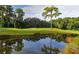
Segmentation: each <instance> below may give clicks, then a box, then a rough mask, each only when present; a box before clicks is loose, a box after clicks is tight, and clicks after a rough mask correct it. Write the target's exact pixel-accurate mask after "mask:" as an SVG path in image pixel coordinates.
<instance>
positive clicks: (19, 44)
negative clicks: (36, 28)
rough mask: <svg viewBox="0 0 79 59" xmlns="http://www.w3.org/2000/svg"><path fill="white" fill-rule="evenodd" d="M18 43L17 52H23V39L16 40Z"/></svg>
mask: <svg viewBox="0 0 79 59" xmlns="http://www.w3.org/2000/svg"><path fill="white" fill-rule="evenodd" d="M16 41H17V42H16V46H15V51H18V52H19V51H21V50H22V48H23V47H24V44H23V43H22V39H20V40H19V39H17V40H16Z"/></svg>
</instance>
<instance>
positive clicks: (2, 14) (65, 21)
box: [0, 5, 79, 29]
mask: <svg viewBox="0 0 79 59" xmlns="http://www.w3.org/2000/svg"><path fill="white" fill-rule="evenodd" d="M24 14H25V13H24V12H23V10H22V9H21V8H17V9H16V10H15V11H14V10H13V7H12V6H11V5H0V28H59V29H79V17H64V18H56V17H58V16H59V15H61V14H62V13H60V12H59V9H58V8H57V7H55V6H49V7H45V8H44V10H43V12H42V16H44V18H45V19H50V21H46V20H42V19H39V18H37V17H33V18H31V17H28V18H26V19H23V16H24ZM54 18H56V19H54Z"/></svg>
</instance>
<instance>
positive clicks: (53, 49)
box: [0, 34, 76, 54]
mask: <svg viewBox="0 0 79 59" xmlns="http://www.w3.org/2000/svg"><path fill="white" fill-rule="evenodd" d="M72 36H73V37H75V36H76V35H68V34H54V35H34V36H6V35H4V36H0V54H59V53H61V52H62V51H63V49H64V47H65V45H66V43H67V42H66V41H65V38H67V37H72Z"/></svg>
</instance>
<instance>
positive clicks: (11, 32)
mask: <svg viewBox="0 0 79 59" xmlns="http://www.w3.org/2000/svg"><path fill="white" fill-rule="evenodd" d="M53 33H61V34H63V33H64V34H66V33H67V34H79V31H75V30H61V29H57V28H52V29H51V28H27V29H17V28H0V35H34V34H53Z"/></svg>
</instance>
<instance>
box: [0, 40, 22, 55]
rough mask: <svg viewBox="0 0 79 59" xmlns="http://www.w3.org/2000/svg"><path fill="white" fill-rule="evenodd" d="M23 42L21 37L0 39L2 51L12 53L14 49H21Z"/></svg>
mask: <svg viewBox="0 0 79 59" xmlns="http://www.w3.org/2000/svg"><path fill="white" fill-rule="evenodd" d="M22 48H23V43H22V40H21V39H6V40H0V53H2V54H10V53H11V52H12V51H13V50H15V51H21V50H22Z"/></svg>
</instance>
